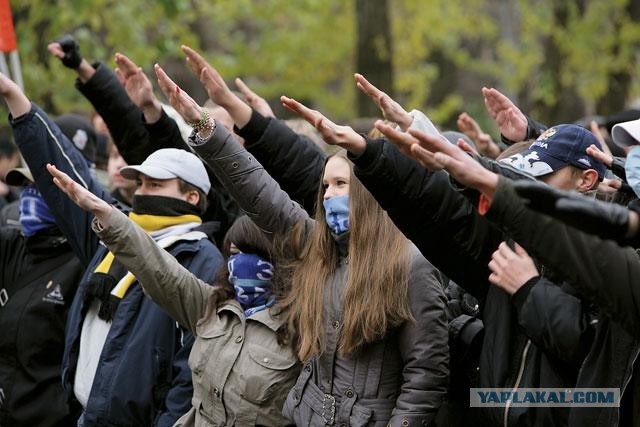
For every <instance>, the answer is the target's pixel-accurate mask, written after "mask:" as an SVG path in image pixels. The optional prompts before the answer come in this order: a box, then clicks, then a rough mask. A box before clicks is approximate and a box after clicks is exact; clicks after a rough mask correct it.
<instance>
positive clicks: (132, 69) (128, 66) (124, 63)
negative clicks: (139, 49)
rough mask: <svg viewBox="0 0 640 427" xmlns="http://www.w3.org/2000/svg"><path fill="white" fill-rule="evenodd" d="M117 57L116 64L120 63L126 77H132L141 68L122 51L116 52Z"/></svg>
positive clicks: (119, 66) (120, 68)
mask: <svg viewBox="0 0 640 427" xmlns="http://www.w3.org/2000/svg"><path fill="white" fill-rule="evenodd" d="M115 59H116V64H117V65H118V69H119V70H120V71H122V74H123V75H124V76H125V77H130V76H132V75H134V74H136V73H137V72H138V71H139V70H140V68H139V67H138V66H137V65H136V64H135V62H133V61H132V60H130V59H129V58H128V57H127V56H125V55H123V54H121V53H116V56H115Z"/></svg>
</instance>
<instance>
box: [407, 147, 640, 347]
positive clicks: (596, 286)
mask: <svg viewBox="0 0 640 427" xmlns="http://www.w3.org/2000/svg"><path fill="white" fill-rule="evenodd" d="M451 147H453V146H450V147H448V146H446V145H445V144H438V142H437V141H435V142H434V141H430V142H425V143H424V147H415V148H413V149H412V152H415V153H416V154H417V155H418V156H420V155H426V153H423V151H429V150H430V153H431V157H432V158H433V159H434V160H435V161H436V162H437V163H438V164H439V165H441V167H444V168H445V169H446V170H447V171H449V173H451V174H452V175H453V176H454V177H455V178H456V179H457V180H458V181H460V182H462V183H463V184H464V185H467V186H469V187H473V188H476V189H477V190H479V191H481V192H482V193H483V200H481V203H480V205H479V209H480V210H481V211H483V212H486V218H488V219H490V220H491V221H492V222H494V223H495V224H496V225H498V226H499V227H500V228H502V229H503V230H504V231H505V232H507V233H508V234H509V235H510V236H511V237H512V238H513V239H514V240H516V241H517V242H518V243H519V244H520V245H522V247H524V248H525V249H526V250H527V251H528V252H529V253H530V254H531V255H532V256H534V257H535V258H536V259H537V260H539V261H540V262H542V263H543V264H544V265H545V266H546V267H548V268H550V269H551V270H552V271H553V272H554V273H555V274H556V275H557V276H558V277H559V278H562V279H564V280H566V281H567V282H568V283H570V284H571V285H572V286H573V287H575V289H576V290H578V291H579V292H580V293H582V295H584V296H586V297H587V298H589V299H590V300H591V301H592V302H593V303H594V304H596V305H597V306H598V307H599V308H600V309H601V310H602V311H603V312H605V313H606V314H608V315H609V316H611V318H612V319H614V320H616V321H618V322H620V324H621V326H623V327H624V328H625V329H626V330H627V331H628V332H629V333H631V334H632V335H634V336H636V337H640V290H639V289H638V287H637V286H635V284H636V283H637V281H638V280H640V259H638V255H637V253H636V251H635V250H634V249H633V248H631V247H621V246H619V245H618V244H617V243H615V242H614V241H612V240H603V239H601V238H599V237H597V236H594V235H591V234H588V233H585V232H582V231H580V230H578V229H576V228H573V227H569V226H567V225H565V224H564V223H562V222H560V221H558V220H556V219H553V218H551V217H549V216H546V215H541V214H539V213H537V212H534V211H533V210H531V209H528V208H527V207H526V205H525V204H524V202H523V200H522V199H521V198H520V197H519V196H518V195H517V193H516V190H515V188H514V186H515V185H516V184H515V183H513V182H511V181H510V180H508V179H506V178H500V177H499V176H498V175H497V174H495V173H493V172H490V171H488V170H486V169H484V168H482V167H481V166H480V165H479V164H477V162H475V161H474V160H473V159H470V158H469V156H467V155H466V154H464V153H462V152H461V151H460V150H459V149H457V147H454V148H451ZM525 185H527V186H529V185H530V184H529V183H527V184H525ZM632 217H634V218H635V219H634V220H633V221H631V220H630V224H629V230H630V232H631V230H632V229H633V230H635V231H633V232H634V233H635V232H637V225H638V218H637V215H635V214H634V215H632ZM632 222H634V223H635V226H633V224H632ZM602 254H604V255H602Z"/></svg>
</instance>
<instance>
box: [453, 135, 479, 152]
mask: <svg viewBox="0 0 640 427" xmlns="http://www.w3.org/2000/svg"><path fill="white" fill-rule="evenodd" d="M456 144H457V145H458V147H460V149H461V150H462V151H464V152H466V153H470V154H476V155H479V154H478V151H477V150H476V149H475V148H473V147H472V146H471V145H470V144H468V143H467V142H466V141H465V140H464V139H462V138H459V139H458V141H457V142H456Z"/></svg>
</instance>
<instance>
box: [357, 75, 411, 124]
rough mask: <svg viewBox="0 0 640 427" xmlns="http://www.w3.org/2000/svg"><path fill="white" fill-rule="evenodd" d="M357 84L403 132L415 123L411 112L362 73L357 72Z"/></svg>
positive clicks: (386, 117)
mask: <svg viewBox="0 0 640 427" xmlns="http://www.w3.org/2000/svg"><path fill="white" fill-rule="evenodd" d="M355 79H356V86H357V87H358V89H360V90H361V91H362V92H363V93H364V94H366V95H367V96H368V97H369V98H371V99H372V100H373V102H375V104H376V105H377V106H378V108H380V110H381V111H382V115H383V116H384V118H385V119H387V120H389V121H391V122H394V123H397V124H398V126H400V129H402V131H403V132H406V131H407V129H409V126H411V123H413V117H412V116H411V114H409V113H407V111H406V110H405V109H404V108H402V105H400V104H399V103H397V102H396V101H394V100H393V99H392V98H391V97H390V96H389V95H387V94H386V93H384V92H383V91H381V90H380V89H378V88H377V87H375V86H374V85H372V84H371V83H370V82H369V81H368V80H367V79H365V78H364V76H363V75H362V74H358V73H356V74H355Z"/></svg>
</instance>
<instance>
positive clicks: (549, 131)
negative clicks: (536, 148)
mask: <svg viewBox="0 0 640 427" xmlns="http://www.w3.org/2000/svg"><path fill="white" fill-rule="evenodd" d="M555 134H556V128H549V129H547V130H545V131H544V132H542V134H541V135H540V136H539V137H538V139H536V141H545V140H547V139H549V138H551V137H552V136H553V135H555Z"/></svg>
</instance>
